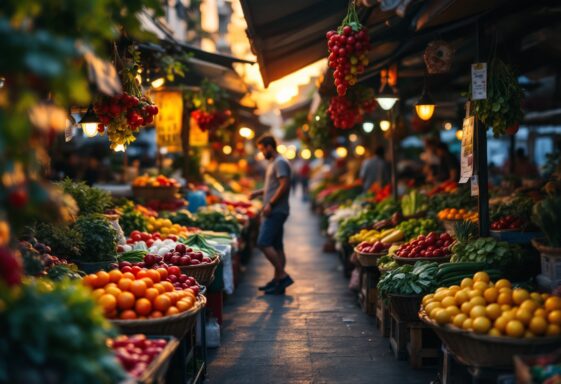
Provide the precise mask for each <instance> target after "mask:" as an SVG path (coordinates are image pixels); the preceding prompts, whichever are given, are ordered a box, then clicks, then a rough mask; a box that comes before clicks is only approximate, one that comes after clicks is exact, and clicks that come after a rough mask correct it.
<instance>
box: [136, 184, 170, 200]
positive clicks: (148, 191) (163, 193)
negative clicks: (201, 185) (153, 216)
mask: <svg viewBox="0 0 561 384" xmlns="http://www.w3.org/2000/svg"><path fill="white" fill-rule="evenodd" d="M177 192H179V187H139V186H133V187H132V194H133V195H134V197H135V198H136V199H138V200H143V201H151V200H158V201H170V200H173V199H175V195H176V194H177Z"/></svg>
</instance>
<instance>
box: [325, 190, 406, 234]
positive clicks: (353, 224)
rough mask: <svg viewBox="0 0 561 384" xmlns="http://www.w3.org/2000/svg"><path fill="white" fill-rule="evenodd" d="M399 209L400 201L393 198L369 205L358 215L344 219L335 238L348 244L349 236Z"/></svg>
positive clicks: (386, 217)
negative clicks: (372, 205)
mask: <svg viewBox="0 0 561 384" xmlns="http://www.w3.org/2000/svg"><path fill="white" fill-rule="evenodd" d="M398 211H399V203H397V202H396V201H395V200H393V199H387V200H384V201H382V202H380V203H379V204H377V205H375V206H374V207H373V208H371V207H367V208H365V209H364V210H362V211H360V212H359V213H358V215H356V216H353V217H349V218H348V219H345V220H343V222H342V223H341V224H340V225H339V228H338V230H337V234H336V235H335V238H336V239H337V240H339V241H340V242H341V243H342V244H347V243H348V242H349V238H350V237H351V236H352V235H354V234H355V233H358V232H359V231H360V230H361V229H365V228H370V227H372V226H373V225H374V224H375V223H376V222H378V221H381V220H387V219H389V218H390V217H391V216H392V215H393V214H394V213H396V212H398Z"/></svg>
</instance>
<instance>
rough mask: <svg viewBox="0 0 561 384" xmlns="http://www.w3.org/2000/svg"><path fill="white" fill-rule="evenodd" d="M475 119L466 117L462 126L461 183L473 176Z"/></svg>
mask: <svg viewBox="0 0 561 384" xmlns="http://www.w3.org/2000/svg"><path fill="white" fill-rule="evenodd" d="M474 124H475V118H474V117H473V116H469V117H466V118H465V119H464V124H463V126H462V131H463V136H462V151H461V159H460V166H461V172H460V183H462V184H463V183H466V182H467V181H468V180H469V178H470V177H471V176H473V160H474V157H473V131H474Z"/></svg>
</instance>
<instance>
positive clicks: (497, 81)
mask: <svg viewBox="0 0 561 384" xmlns="http://www.w3.org/2000/svg"><path fill="white" fill-rule="evenodd" d="M470 98H471V89H470ZM523 98H524V91H523V90H522V87H521V86H520V84H518V79H517V77H516V75H515V74H514V71H513V70H512V68H511V67H510V66H509V65H507V64H505V63H504V62H503V61H502V60H501V59H499V58H498V57H494V58H493V59H492V60H491V63H490V65H489V72H488V82H487V98H486V99H485V100H476V101H474V104H475V113H476V114H477V116H478V118H479V120H481V121H482V122H483V124H485V125H487V126H488V127H493V133H494V134H495V136H499V135H504V134H505V133H506V130H507V128H509V127H511V126H513V125H515V124H518V123H520V121H521V120H522V118H523V117H524V114H523V112H522V100H523Z"/></svg>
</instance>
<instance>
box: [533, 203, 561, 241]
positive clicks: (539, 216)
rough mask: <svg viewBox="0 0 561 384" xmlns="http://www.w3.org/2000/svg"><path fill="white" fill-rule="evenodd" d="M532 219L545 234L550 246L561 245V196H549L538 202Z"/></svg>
mask: <svg viewBox="0 0 561 384" xmlns="http://www.w3.org/2000/svg"><path fill="white" fill-rule="evenodd" d="M532 221H533V222H534V223H535V224H536V225H537V226H538V227H539V228H540V229H541V230H542V232H543V233H544V234H545V237H546V238H547V241H548V245H549V246H550V247H557V248H559V247H561V229H560V228H561V196H549V197H546V198H545V199H543V200H542V201H540V202H538V203H536V204H535V205H534V207H533V210H532Z"/></svg>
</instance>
